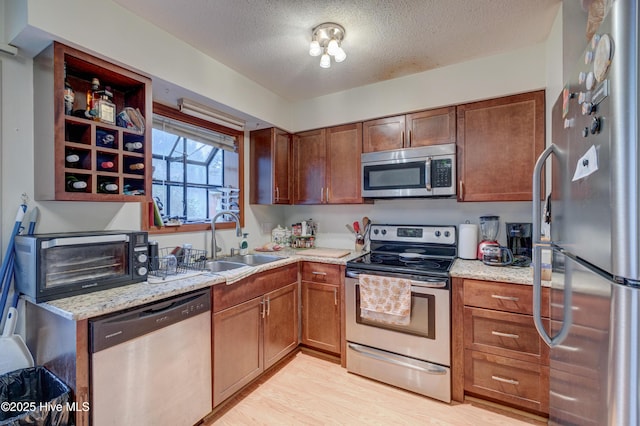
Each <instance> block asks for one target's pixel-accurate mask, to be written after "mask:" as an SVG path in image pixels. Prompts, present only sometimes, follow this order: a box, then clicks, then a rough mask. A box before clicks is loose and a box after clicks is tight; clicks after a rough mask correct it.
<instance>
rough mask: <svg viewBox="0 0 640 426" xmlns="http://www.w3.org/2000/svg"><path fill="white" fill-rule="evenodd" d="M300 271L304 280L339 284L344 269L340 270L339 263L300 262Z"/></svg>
mask: <svg viewBox="0 0 640 426" xmlns="http://www.w3.org/2000/svg"><path fill="white" fill-rule="evenodd" d="M301 273H302V279H303V280H304V281H311V282H318V283H332V284H340V282H341V278H342V274H343V273H344V271H342V272H341V268H340V265H332V264H328V263H317V262H302V272H301Z"/></svg>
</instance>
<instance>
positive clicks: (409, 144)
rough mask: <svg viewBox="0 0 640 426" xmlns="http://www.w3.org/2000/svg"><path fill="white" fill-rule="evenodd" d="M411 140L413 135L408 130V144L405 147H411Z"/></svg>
mask: <svg viewBox="0 0 640 426" xmlns="http://www.w3.org/2000/svg"><path fill="white" fill-rule="evenodd" d="M411 139H413V133H412V132H411V130H409V143H408V144H407V146H411Z"/></svg>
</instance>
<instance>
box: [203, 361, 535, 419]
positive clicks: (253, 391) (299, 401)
mask: <svg viewBox="0 0 640 426" xmlns="http://www.w3.org/2000/svg"><path fill="white" fill-rule="evenodd" d="M203 424H204V425H213V424H215V425H216V426H217V425H234V426H236V425H365V424H366V425H440V426H444V425H455V426H463V425H470V426H471V425H473V426H482V425H487V426H489V425H491V426H499V425H504V426H517V425H530V424H535V425H543V424H546V423H544V422H541V421H538V420H535V419H532V418H528V417H524V416H521V415H519V414H517V413H512V412H509V411H502V410H499V409H495V408H492V407H488V406H485V405H484V404H478V403H472V402H465V403H464V404H458V403H452V404H450V405H449V404H445V403H442V402H439V401H436V400H433V399H430V398H425V397H423V396H420V395H417V394H414V393H411V392H407V391H404V390H401V389H397V388H394V387H392V386H387V385H385V384H382V383H378V382H376V381H373V380H369V379H366V378H363V377H360V376H357V375H354V374H350V373H348V372H347V370H346V369H344V368H341V367H340V366H339V365H338V364H335V363H332V362H330V361H326V360H323V359H320V358H317V357H314V356H311V355H308V354H304V353H302V352H299V353H298V354H296V355H295V356H294V357H292V358H291V360H290V361H289V362H287V363H286V364H284V365H283V366H281V367H280V368H278V369H277V370H275V371H273V372H271V373H269V374H268V375H267V376H266V377H265V378H263V379H260V380H259V381H258V382H256V383H254V384H253V385H252V386H250V387H249V388H248V389H246V390H245V391H243V392H241V393H240V394H239V395H237V396H236V397H234V398H233V400H232V401H231V402H230V403H228V404H226V405H225V406H224V407H223V409H222V410H220V411H219V412H217V413H216V414H215V415H214V416H213V417H212V418H209V419H207V421H206V422H205V423H203Z"/></svg>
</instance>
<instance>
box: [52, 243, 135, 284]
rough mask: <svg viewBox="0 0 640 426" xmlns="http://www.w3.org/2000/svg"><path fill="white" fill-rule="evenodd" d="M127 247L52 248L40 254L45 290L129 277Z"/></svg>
mask: <svg viewBox="0 0 640 426" xmlns="http://www.w3.org/2000/svg"><path fill="white" fill-rule="evenodd" d="M127 246H128V244H127V243H122V242H115V243H102V244H96V245H79V246H64V247H52V248H49V249H46V250H44V251H43V256H44V262H43V264H42V271H43V272H42V273H43V275H44V288H55V287H59V286H65V285H72V284H75V283H79V282H83V281H92V282H98V281H105V280H111V279H114V278H120V277H122V276H125V275H128V274H129V270H128V269H129V267H128V258H127V254H128V247H127Z"/></svg>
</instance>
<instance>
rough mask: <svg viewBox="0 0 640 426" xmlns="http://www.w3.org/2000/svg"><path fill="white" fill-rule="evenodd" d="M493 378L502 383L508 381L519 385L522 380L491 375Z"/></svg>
mask: <svg viewBox="0 0 640 426" xmlns="http://www.w3.org/2000/svg"><path fill="white" fill-rule="evenodd" d="M491 379H493V380H495V381H496V382H501V383H508V384H510V385H516V386H517V385H519V384H520V382H519V381H517V380H513V379H505V378H504V377H500V376H491Z"/></svg>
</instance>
